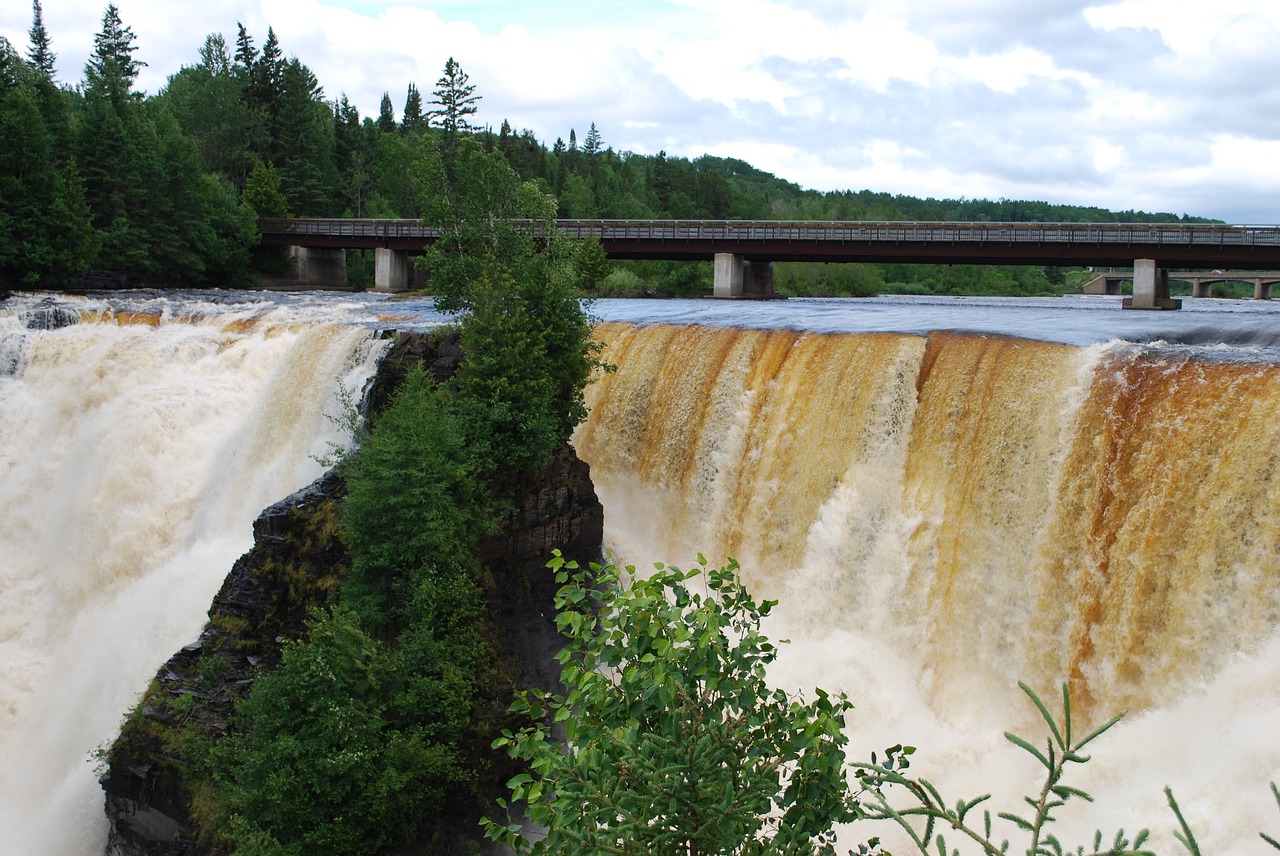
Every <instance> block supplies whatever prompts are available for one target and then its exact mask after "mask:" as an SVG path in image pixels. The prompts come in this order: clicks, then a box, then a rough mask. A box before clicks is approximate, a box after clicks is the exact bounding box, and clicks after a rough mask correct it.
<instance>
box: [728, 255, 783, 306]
mask: <svg viewBox="0 0 1280 856" xmlns="http://www.w3.org/2000/svg"><path fill="white" fill-rule="evenodd" d="M712 294H713V295H714V296H715V297H728V298H747V299H755V300H762V299H768V298H772V297H777V296H778V293H777V292H776V291H775V290H774V285H773V262H753V261H749V260H747V259H745V258H743V257H742V256H740V255H737V254H735V253H716V268H715V287H714V290H713V291H712Z"/></svg>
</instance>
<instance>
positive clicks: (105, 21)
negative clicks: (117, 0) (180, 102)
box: [85, 3, 146, 87]
mask: <svg viewBox="0 0 1280 856" xmlns="http://www.w3.org/2000/svg"><path fill="white" fill-rule="evenodd" d="M134 38H135V36H134V34H133V28H132V27H127V26H125V25H124V23H123V22H122V21H121V20H120V10H119V9H117V8H116V5H115V4H114V3H110V4H108V5H107V11H106V12H104V13H103V15H102V29H101V30H100V31H98V34H97V35H95V36H94V37H93V54H92V55H91V56H90V57H89V64H88V66H87V67H86V68H85V75H86V77H87V78H89V80H90V82H91V83H92V81H93V79H94V78H107V77H112V76H114V75H116V74H118V75H119V77H120V79H122V80H123V81H124V83H125V86H126V87H132V86H133V84H134V82H135V81H137V79H138V73H139V72H140V71H141V70H142V67H143V66H144V65H146V63H145V62H139V61H138V60H136V59H134V58H133V53H134V51H136V50H137V49H138V46H137V45H135V44H134ZM111 66H114V67H115V71H114V72H113V71H112V69H111Z"/></svg>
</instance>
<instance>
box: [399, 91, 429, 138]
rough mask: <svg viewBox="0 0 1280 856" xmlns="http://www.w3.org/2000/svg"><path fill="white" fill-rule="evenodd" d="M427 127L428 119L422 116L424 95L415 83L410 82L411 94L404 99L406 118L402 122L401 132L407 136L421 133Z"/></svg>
mask: <svg viewBox="0 0 1280 856" xmlns="http://www.w3.org/2000/svg"><path fill="white" fill-rule="evenodd" d="M425 125H426V117H424V116H423V115H422V93H421V92H419V91H418V87H417V86H415V85H414V83H413V81H409V94H408V95H407V96H406V97H405V99H404V118H402V119H401V120H400V130H401V131H404V132H405V133H406V134H412V133H414V132H415V131H421V130H422V129H423V127H425Z"/></svg>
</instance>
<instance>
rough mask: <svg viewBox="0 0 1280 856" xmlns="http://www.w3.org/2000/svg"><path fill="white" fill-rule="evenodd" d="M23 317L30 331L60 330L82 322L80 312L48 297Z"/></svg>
mask: <svg viewBox="0 0 1280 856" xmlns="http://www.w3.org/2000/svg"><path fill="white" fill-rule="evenodd" d="M23 315H24V316H25V317H24V319H23V321H24V323H25V325H26V328H27V329H28V330H60V329H62V328H63V327H70V326H71V325H72V324H78V323H79V322H80V313H79V312H77V311H76V310H75V309H72V308H71V307H70V306H67V305H65V304H63V303H59V302H58V301H55V300H53V299H52V298H48V297H46V298H45V299H44V300H41V301H40V302H39V303H37V304H36V305H35V306H33V307H31V309H29V310H28V311H27V312H25V313H23Z"/></svg>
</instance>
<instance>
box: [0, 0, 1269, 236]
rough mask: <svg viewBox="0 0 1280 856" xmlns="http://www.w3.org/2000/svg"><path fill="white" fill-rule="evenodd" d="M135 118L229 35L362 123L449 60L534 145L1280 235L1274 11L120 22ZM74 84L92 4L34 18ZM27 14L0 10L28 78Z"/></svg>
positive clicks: (307, 10) (800, 10)
mask: <svg viewBox="0 0 1280 856" xmlns="http://www.w3.org/2000/svg"><path fill="white" fill-rule="evenodd" d="M116 5H117V8H118V9H119V13H120V17H121V19H122V20H123V22H124V23H125V24H127V25H128V26H130V27H131V28H132V29H133V31H134V33H135V34H136V36H137V45H138V50H137V53H136V54H135V56H136V58H138V59H140V60H142V61H143V62H145V63H147V67H146V68H145V69H144V70H143V74H142V76H141V78H140V80H139V86H140V87H141V88H142V89H144V90H145V91H147V92H148V93H155V92H157V91H158V90H160V89H161V88H163V87H164V85H165V82H166V80H167V79H168V77H169V75H171V74H173V73H174V72H176V71H177V70H178V69H179V68H181V67H182V66H183V65H193V64H195V63H196V61H197V58H198V52H199V49H200V47H201V45H202V44H203V43H204V40H205V37H206V36H208V35H209V34H211V33H221V34H222V35H223V36H224V38H226V40H227V42H228V43H229V44H232V45H234V42H235V37H236V32H237V24H238V23H243V24H244V25H245V27H246V28H247V29H248V31H249V33H250V34H251V35H253V37H254V39H255V43H256V45H257V46H258V47H261V46H262V44H263V42H264V41H265V40H266V35H267V28H268V27H269V26H270V27H272V28H274V30H275V33H276V36H277V38H278V39H279V42H280V45H281V48H282V50H283V51H284V53H285V55H286V56H297V57H298V58H299V59H300V60H301V61H302V62H303V63H305V64H306V65H307V66H308V67H310V68H311V70H312V71H313V72H315V74H316V77H317V78H318V79H319V81H320V83H321V85H322V86H323V87H324V91H325V94H326V96H327V97H329V98H332V99H337V98H338V97H339V96H341V95H343V94H345V95H346V96H347V98H348V99H349V100H350V101H351V102H352V103H353V104H355V105H356V106H357V107H358V108H359V110H360V113H361V114H362V115H365V116H368V115H373V116H375V117H376V115H377V113H378V107H379V104H380V102H381V99H382V94H383V93H384V92H388V93H389V94H390V96H391V100H392V103H393V104H394V105H395V108H396V113H397V116H399V114H400V111H401V109H402V108H403V105H404V102H405V95H406V92H407V87H408V84H409V83H410V82H413V83H414V84H415V85H416V86H417V87H418V89H419V90H420V91H421V92H422V93H423V96H424V99H425V100H427V101H429V100H430V99H431V95H430V93H431V91H432V90H433V89H435V88H436V81H437V80H438V79H439V77H440V74H441V70H442V69H443V66H444V63H445V61H446V60H447V59H448V58H449V57H453V58H454V59H456V60H457V62H458V63H459V65H460V66H461V67H462V69H463V70H464V71H465V72H466V73H467V74H468V75H469V76H470V79H471V82H472V83H473V84H475V86H476V93H477V94H479V95H480V96H482V101H481V102H480V104H479V107H480V110H479V113H478V114H477V116H476V119H477V120H478V121H479V122H480V123H481V124H488V125H491V126H492V127H494V128H495V129H496V128H497V127H498V126H500V125H501V124H502V121H503V120H504V119H506V120H507V121H509V122H510V123H511V125H512V127H513V128H515V129H516V130H517V131H519V130H523V129H526V128H527V129H530V130H532V131H533V132H534V133H535V134H536V135H537V137H538V138H539V139H541V140H542V141H544V142H545V143H547V144H548V145H550V144H551V143H553V142H554V141H555V139H556V138H557V137H561V138H564V139H565V140H566V141H567V140H568V137H569V132H570V130H575V131H576V132H577V137H578V139H579V140H582V139H583V138H584V137H585V136H586V132H587V129H588V127H589V126H590V125H591V123H593V122H594V123H595V125H596V127H597V129H598V130H599V132H600V134H601V136H602V138H603V140H604V143H605V144H606V145H607V146H610V147H612V148H613V149H614V150H615V151H619V152H627V151H630V152H637V153H643V154H656V153H657V152H658V151H660V150H664V151H666V152H667V154H668V155H679V156H683V157H689V158H694V157H697V156H699V155H702V154H712V155H717V156H721V157H735V158H740V159H742V160H745V161H747V162H748V163H750V164H752V165H753V166H756V167H758V168H760V169H763V170H765V171H767V172H771V173H773V174H775V175H777V176H778V177H780V178H784V179H787V180H789V181H793V182H795V183H797V184H799V185H801V186H802V187H805V188H810V189H815V190H822V191H829V190H854V191H858V190H863V189H868V190H873V191H877V192H887V193H892V194H908V195H912V196H920V197H934V198H952V199H959V198H968V199H974V198H985V199H1001V198H1004V199H1030V200H1043V201H1047V202H1054V203H1066V204H1076V205H1095V206H1099V207H1103V208H1109V209H1112V210H1117V211H1127V210H1139V211H1151V212H1168V213H1173V214H1191V215H1196V216H1202V217H1213V218H1217V219H1221V220H1225V221H1227V222H1229V223H1252V224H1275V223H1280V2H1276V0H642V2H624V0H592V2H587V0H557V2H540V0H529V1H528V2H520V0H391V2H382V0H376V2H375V0H216V2H206V0H117V3H116ZM42 7H43V11H44V22H45V28H46V30H47V31H48V33H49V35H50V37H51V39H52V48H53V51H54V53H55V54H56V55H57V76H58V79H59V80H60V81H61V82H64V83H68V84H73V85H74V84H76V83H78V82H79V81H80V80H81V79H82V78H83V69H84V63H85V60H86V59H87V57H88V54H89V52H90V50H91V49H92V46H93V36H94V34H95V33H96V32H97V31H98V30H99V29H100V28H101V22H102V14H103V11H104V10H105V9H106V2H105V0H42ZM31 12H32V10H31V7H30V6H29V5H28V4H27V3H25V2H23V0H9V2H6V3H5V4H3V8H0V35H3V36H5V37H7V38H8V39H9V40H10V41H11V42H12V43H13V44H14V46H15V47H17V48H18V49H19V50H20V51H22V52H23V53H25V52H26V50H27V48H28V45H29V37H28V33H29V31H30V27H31V20H32V15H31Z"/></svg>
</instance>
